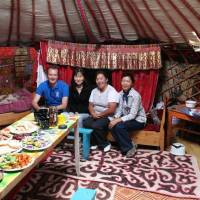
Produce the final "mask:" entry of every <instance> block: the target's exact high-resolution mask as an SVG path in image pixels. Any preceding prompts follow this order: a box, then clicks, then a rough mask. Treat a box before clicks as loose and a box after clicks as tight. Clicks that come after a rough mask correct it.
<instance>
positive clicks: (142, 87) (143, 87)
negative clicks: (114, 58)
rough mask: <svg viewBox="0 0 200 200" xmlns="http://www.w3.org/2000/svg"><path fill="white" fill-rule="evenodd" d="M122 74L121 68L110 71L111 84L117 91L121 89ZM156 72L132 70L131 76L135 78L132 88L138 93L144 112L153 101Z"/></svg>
mask: <svg viewBox="0 0 200 200" xmlns="http://www.w3.org/2000/svg"><path fill="white" fill-rule="evenodd" d="M122 74H123V72H122V70H118V71H113V72H112V84H113V86H114V87H115V88H116V89H117V90H118V91H120V90H121V78H122ZM158 74H159V71H158V70H148V71H134V72H133V77H134V79H135V84H134V88H135V89H136V90H137V91H138V92H139V93H140V95H141V97H142V104H143V106H144V109H145V111H146V112H149V110H150V109H151V107H152V105H153V102H154V98H155V93H156V87H157V82H158Z"/></svg>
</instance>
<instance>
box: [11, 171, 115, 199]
mask: <svg viewBox="0 0 200 200" xmlns="http://www.w3.org/2000/svg"><path fill="white" fill-rule="evenodd" d="M78 187H80V188H90V189H95V190H96V200H113V199H114V194H115V190H116V187H117V186H116V185H114V184H110V183H101V182H95V181H85V180H79V179H74V178H69V177H68V176H67V175H66V174H65V173H62V171H58V170H57V171H45V170H42V169H37V170H36V171H35V172H34V173H33V174H32V175H31V177H30V179H29V181H28V182H27V183H26V184H25V185H24V186H23V187H22V188H21V189H20V191H19V192H18V193H17V194H16V195H15V196H14V197H12V200H70V199H71V197H72V195H73V193H74V192H75V191H76V190H77V189H78ZM9 200H11V199H10V198H9ZM83 200H84V199H83Z"/></svg>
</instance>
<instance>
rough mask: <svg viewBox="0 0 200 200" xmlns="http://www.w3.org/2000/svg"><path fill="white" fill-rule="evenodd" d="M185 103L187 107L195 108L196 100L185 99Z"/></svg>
mask: <svg viewBox="0 0 200 200" xmlns="http://www.w3.org/2000/svg"><path fill="white" fill-rule="evenodd" d="M185 105H186V107H187V108H195V106H196V105H197V102H196V101H193V100H187V101H186V102H185Z"/></svg>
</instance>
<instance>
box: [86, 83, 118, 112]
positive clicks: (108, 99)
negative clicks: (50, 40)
mask: <svg viewBox="0 0 200 200" xmlns="http://www.w3.org/2000/svg"><path fill="white" fill-rule="evenodd" d="M89 102H90V103H92V104H93V105H94V110H95V112H96V113H101V112H104V111H105V110H107V109H108V104H109V103H119V94H118V92H117V91H116V90H115V88H114V87H112V86H111V85H108V86H107V88H106V89H105V90H104V91H103V92H102V91H100V90H99V89H98V88H95V89H93V90H92V92H91V95H90V99H89Z"/></svg>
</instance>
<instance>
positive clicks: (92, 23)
mask: <svg viewBox="0 0 200 200" xmlns="http://www.w3.org/2000/svg"><path fill="white" fill-rule="evenodd" d="M199 22H200V0H1V1H0V25H1V28H0V44H1V45H12V44H26V43H27V44H33V42H37V41H40V40H43V39H55V40H63V41H69V42H82V43H109V42H119V43H128V42H133V41H136V40H144V39H148V40H150V41H157V42H164V43H188V40H189V39H192V40H197V39H198V36H200V34H199V32H200V25H199V24H200V23H199Z"/></svg>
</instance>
